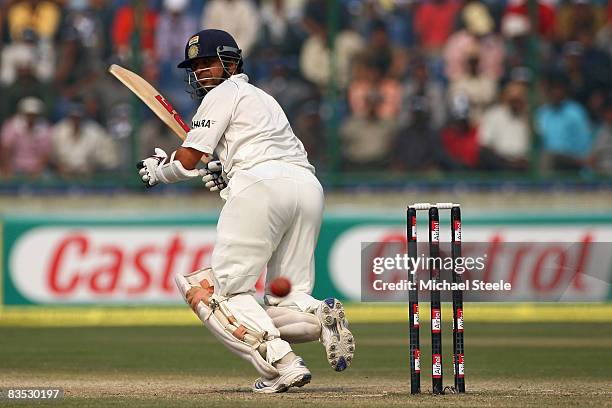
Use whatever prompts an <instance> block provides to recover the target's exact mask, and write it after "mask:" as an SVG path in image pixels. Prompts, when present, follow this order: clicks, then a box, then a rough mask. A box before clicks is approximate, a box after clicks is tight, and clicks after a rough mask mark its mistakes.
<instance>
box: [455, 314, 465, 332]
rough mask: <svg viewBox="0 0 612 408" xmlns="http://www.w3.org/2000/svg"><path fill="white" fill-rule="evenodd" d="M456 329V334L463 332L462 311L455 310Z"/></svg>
mask: <svg viewBox="0 0 612 408" xmlns="http://www.w3.org/2000/svg"><path fill="white" fill-rule="evenodd" d="M456 329H457V331H458V332H462V331H463V309H457V326H456Z"/></svg>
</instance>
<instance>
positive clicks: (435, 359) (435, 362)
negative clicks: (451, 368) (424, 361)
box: [431, 354, 442, 378]
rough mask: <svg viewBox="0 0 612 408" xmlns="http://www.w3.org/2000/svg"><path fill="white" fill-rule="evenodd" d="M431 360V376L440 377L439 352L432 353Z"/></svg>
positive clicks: (440, 357) (440, 360) (440, 362)
mask: <svg viewBox="0 0 612 408" xmlns="http://www.w3.org/2000/svg"><path fill="white" fill-rule="evenodd" d="M431 361H432V365H431V376H432V377H433V378H442V356H440V354H432V356H431Z"/></svg>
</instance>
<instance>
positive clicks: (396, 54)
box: [366, 20, 408, 80]
mask: <svg viewBox="0 0 612 408" xmlns="http://www.w3.org/2000/svg"><path fill="white" fill-rule="evenodd" d="M366 48H367V49H368V50H371V52H370V53H369V56H370V63H372V64H374V65H375V66H376V67H377V68H378V71H380V72H381V73H382V74H383V76H385V77H391V78H395V79H397V80H401V79H402V78H403V77H404V74H405V71H406V65H407V62H408V60H407V55H406V52H405V51H404V49H402V48H400V47H395V46H393V45H392V42H391V38H389V33H388V31H387V26H386V25H385V23H384V21H381V20H378V21H375V22H374V23H373V24H372V30H371V33H370V39H369V41H368V44H367V45H366Z"/></svg>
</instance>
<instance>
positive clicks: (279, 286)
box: [270, 276, 291, 297]
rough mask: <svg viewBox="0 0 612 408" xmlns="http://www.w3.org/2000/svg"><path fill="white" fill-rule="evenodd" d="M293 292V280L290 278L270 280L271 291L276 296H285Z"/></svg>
mask: <svg viewBox="0 0 612 408" xmlns="http://www.w3.org/2000/svg"><path fill="white" fill-rule="evenodd" d="M289 292H291V282H289V279H287V278H284V277H282V276H281V277H279V278H276V279H274V280H273V281H272V282H270V293H272V294H273V295H274V296H276V297H285V296H287V295H288V294H289Z"/></svg>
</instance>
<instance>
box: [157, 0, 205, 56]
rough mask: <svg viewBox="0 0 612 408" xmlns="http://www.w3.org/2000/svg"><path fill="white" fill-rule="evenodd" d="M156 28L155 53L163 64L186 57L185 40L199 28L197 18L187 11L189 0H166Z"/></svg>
mask: <svg viewBox="0 0 612 408" xmlns="http://www.w3.org/2000/svg"><path fill="white" fill-rule="evenodd" d="M163 5H164V7H163V10H162V12H161V13H160V15H159V19H158V21H157V27H156V29H155V54H156V56H157V59H158V60H159V62H160V63H162V64H169V63H171V64H173V65H176V61H179V60H181V59H183V58H184V52H185V42H186V41H187V39H188V38H189V37H190V36H191V35H193V33H195V32H196V31H197V30H198V22H197V21H196V19H195V18H194V17H193V16H191V15H189V14H186V13H185V9H186V7H187V6H188V5H189V0H164V3H163Z"/></svg>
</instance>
